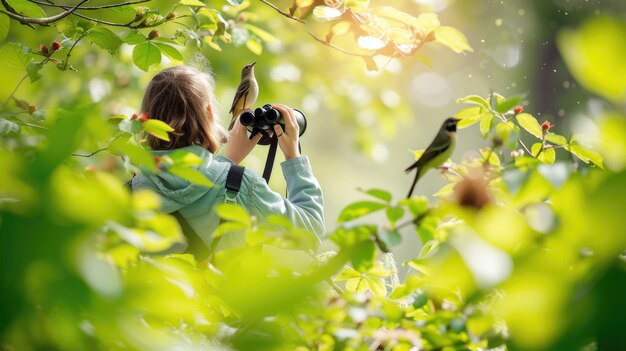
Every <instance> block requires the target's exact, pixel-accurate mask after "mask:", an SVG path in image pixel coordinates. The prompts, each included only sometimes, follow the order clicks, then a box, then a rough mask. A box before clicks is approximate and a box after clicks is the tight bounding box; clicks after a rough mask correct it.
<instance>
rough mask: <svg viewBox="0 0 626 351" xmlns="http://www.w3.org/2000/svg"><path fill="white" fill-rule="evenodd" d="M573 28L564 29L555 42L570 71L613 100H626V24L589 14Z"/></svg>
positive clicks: (588, 87)
mask: <svg viewBox="0 0 626 351" xmlns="http://www.w3.org/2000/svg"><path fill="white" fill-rule="evenodd" d="M591 18H592V19H591V20H588V21H586V22H585V23H584V24H583V25H582V27H580V28H579V29H576V30H563V31H561V32H560V33H559V34H558V36H557V45H558V48H559V51H560V53H561V55H562V56H563V59H564V61H565V63H566V64H567V67H568V68H569V70H570V72H571V73H572V75H573V76H574V77H575V78H576V80H577V81H579V82H580V83H581V84H582V85H583V86H584V87H585V88H587V89H589V90H590V91H592V92H594V93H596V94H598V95H600V96H602V97H604V98H606V99H608V100H610V101H612V102H613V103H615V104H620V103H624V102H626V65H624V58H625V57H626V40H624V38H626V24H625V23H624V21H623V20H622V19H618V18H611V17H608V16H603V17H596V16H592V17H591Z"/></svg>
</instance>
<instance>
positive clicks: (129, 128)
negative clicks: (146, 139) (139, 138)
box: [117, 118, 143, 134]
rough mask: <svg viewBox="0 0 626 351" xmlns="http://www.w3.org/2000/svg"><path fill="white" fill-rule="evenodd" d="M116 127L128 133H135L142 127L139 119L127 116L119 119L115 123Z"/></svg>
mask: <svg viewBox="0 0 626 351" xmlns="http://www.w3.org/2000/svg"><path fill="white" fill-rule="evenodd" d="M117 127H118V128H119V129H120V130H121V131H122V132H125V133H128V134H135V133H138V132H139V131H141V130H142V129H143V126H142V123H141V121H139V120H138V119H134V120H130V119H127V118H124V119H123V120H121V121H120V123H119V124H118V125H117Z"/></svg>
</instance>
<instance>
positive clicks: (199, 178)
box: [167, 166, 214, 187]
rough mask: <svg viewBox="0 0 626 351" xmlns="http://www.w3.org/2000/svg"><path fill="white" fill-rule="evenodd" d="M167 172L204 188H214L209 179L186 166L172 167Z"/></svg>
mask: <svg viewBox="0 0 626 351" xmlns="http://www.w3.org/2000/svg"><path fill="white" fill-rule="evenodd" d="M167 171H168V172H169V173H172V174H173V175H175V176H178V177H180V178H183V179H185V180H187V181H190V182H192V183H194V184H198V185H203V186H206V187H212V186H214V184H213V182H212V181H210V180H209V178H207V177H206V176H205V175H204V174H202V173H201V172H200V171H198V170H197V169H194V168H190V167H186V166H172V167H170V168H168V169H167Z"/></svg>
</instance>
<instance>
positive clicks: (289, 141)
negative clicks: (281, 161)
mask: <svg viewBox="0 0 626 351" xmlns="http://www.w3.org/2000/svg"><path fill="white" fill-rule="evenodd" d="M272 107H273V108H275V109H276V110H278V112H280V115H281V116H282V117H283V120H284V121H285V130H284V131H283V129H282V128H281V126H279V125H278V124H276V125H274V133H276V136H278V145H279V146H280V149H281V150H282V152H283V154H284V155H285V160H289V159H292V158H294V157H298V156H300V151H299V150H298V139H299V137H300V127H299V126H298V123H297V122H296V117H295V116H294V111H293V110H292V109H291V108H290V107H287V106H285V105H280V104H274V105H272Z"/></svg>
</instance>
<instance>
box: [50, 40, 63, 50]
mask: <svg viewBox="0 0 626 351" xmlns="http://www.w3.org/2000/svg"><path fill="white" fill-rule="evenodd" d="M50 46H51V47H52V51H57V50H60V49H61V48H62V47H63V45H61V42H59V41H58V40H55V41H53V42H52V45H50Z"/></svg>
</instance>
